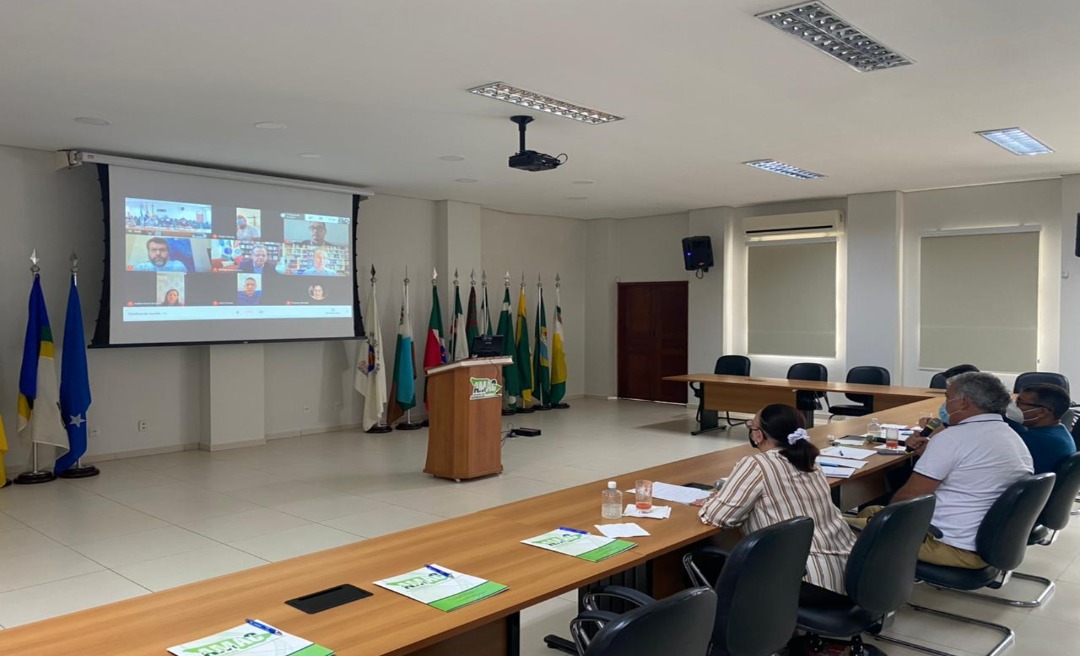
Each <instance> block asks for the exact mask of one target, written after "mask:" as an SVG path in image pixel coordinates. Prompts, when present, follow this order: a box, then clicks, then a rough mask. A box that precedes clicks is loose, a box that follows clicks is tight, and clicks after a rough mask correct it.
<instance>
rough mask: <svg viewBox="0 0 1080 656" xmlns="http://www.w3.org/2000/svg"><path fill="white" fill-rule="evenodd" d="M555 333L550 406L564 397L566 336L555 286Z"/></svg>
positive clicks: (557, 288) (552, 351) (552, 340)
mask: <svg viewBox="0 0 1080 656" xmlns="http://www.w3.org/2000/svg"><path fill="white" fill-rule="evenodd" d="M554 324H555V333H554V334H553V335H552V336H551V404H552V405H555V404H557V403H562V400H563V397H564V396H566V350H565V342H566V334H565V333H564V332H563V322H562V303H560V302H559V286H558V285H556V286H555V318H554Z"/></svg>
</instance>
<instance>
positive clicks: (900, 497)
mask: <svg viewBox="0 0 1080 656" xmlns="http://www.w3.org/2000/svg"><path fill="white" fill-rule="evenodd" d="M939 485H941V481H937V480H934V479H932V478H930V477H929V476H923V475H922V474H919V473H913V474H912V475H911V478H909V479H908V482H907V483H904V487H902V488H900V489H899V490H897V491H896V494H894V495H893V498H892V501H891V502H890V503H897V502H899V501H907V500H908V499H914V498H915V497H921V496H923V495H924V494H933V493H934V492H935V491H936V490H937V489H938V486H939Z"/></svg>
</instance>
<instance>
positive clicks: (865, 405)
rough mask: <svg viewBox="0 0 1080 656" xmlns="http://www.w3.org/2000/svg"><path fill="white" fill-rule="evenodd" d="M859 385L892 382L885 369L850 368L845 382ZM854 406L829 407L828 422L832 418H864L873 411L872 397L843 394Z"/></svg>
mask: <svg viewBox="0 0 1080 656" xmlns="http://www.w3.org/2000/svg"><path fill="white" fill-rule="evenodd" d="M846 382H849V383H856V384H859V385H888V384H890V383H891V382H892V377H891V376H890V375H889V370H888V369H886V368H885V367H852V368H851V370H850V371H848V374H847V381H846ZM844 396H846V397H847V398H848V400H850V401H854V402H855V403H854V404H845V405H832V406H829V420H830V421H831V420H832V418H833V417H836V416H842V417H865V416H866V415H868V414H870V413H871V412H873V411H874V397H872V396H870V395H867V394H845V395H844Z"/></svg>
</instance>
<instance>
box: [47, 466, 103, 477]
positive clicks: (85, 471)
mask: <svg viewBox="0 0 1080 656" xmlns="http://www.w3.org/2000/svg"><path fill="white" fill-rule="evenodd" d="M100 473H101V470H100V469H98V468H97V467H95V466H93V465H84V466H81V467H69V468H68V469H66V470H64V471H62V472H60V473H59V474H57V476H59V477H60V478H90V477H91V476H97V475H98V474H100Z"/></svg>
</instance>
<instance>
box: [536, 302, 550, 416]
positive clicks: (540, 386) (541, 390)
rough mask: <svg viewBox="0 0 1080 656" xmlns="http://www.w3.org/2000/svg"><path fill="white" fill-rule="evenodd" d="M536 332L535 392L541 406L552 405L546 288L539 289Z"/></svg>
mask: <svg viewBox="0 0 1080 656" xmlns="http://www.w3.org/2000/svg"><path fill="white" fill-rule="evenodd" d="M534 324H535V326H536V331H535V332H534V333H533V340H534V341H535V342H536V352H534V353H533V392H535V393H536V400H537V401H539V402H540V403H541V404H548V405H550V404H551V362H550V361H549V360H548V347H547V341H548V329H547V309H546V308H545V307H544V288H543V287H539V288H538V289H537V298H536V319H535V320H534Z"/></svg>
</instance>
